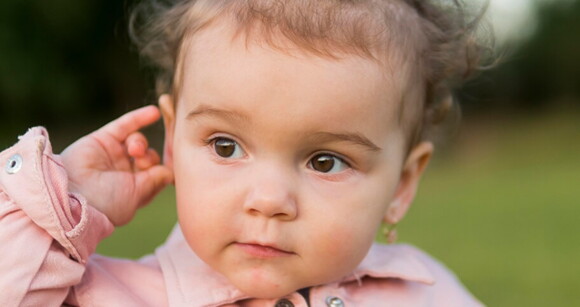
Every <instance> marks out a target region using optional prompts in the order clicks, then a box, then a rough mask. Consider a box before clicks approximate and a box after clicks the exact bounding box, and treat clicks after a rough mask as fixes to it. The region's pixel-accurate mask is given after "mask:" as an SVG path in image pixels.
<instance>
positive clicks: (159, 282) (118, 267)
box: [0, 128, 481, 306]
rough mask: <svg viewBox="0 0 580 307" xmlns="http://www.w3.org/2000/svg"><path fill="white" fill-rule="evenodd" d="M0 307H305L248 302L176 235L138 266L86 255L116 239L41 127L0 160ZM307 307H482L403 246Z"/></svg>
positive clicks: (381, 254)
mask: <svg viewBox="0 0 580 307" xmlns="http://www.w3.org/2000/svg"><path fill="white" fill-rule="evenodd" d="M0 163H1V164H0V166H1V167H2V168H1V169H0V259H1V261H0V306H60V305H61V304H62V303H63V302H65V304H68V305H73V306H307V303H306V301H305V299H304V298H303V297H302V296H301V295H300V294H299V293H297V292H296V293H291V294H289V295H287V296H286V297H283V298H279V299H253V298H250V297H247V296H246V295H244V294H243V293H242V292H240V291H239V290H237V289H236V288H235V287H233V286H232V285H231V284H230V283H229V282H228V280H227V279H226V278H224V277H223V276H221V275H220V274H219V273H217V272H215V271H213V270H212V269H211V268H209V267H208V266H207V265H206V264H205V263H204V262H203V261H201V260H200V259H199V258H198V257H197V256H196V255H195V254H194V253H193V251H192V250H191V249H190V248H189V247H188V245H187V243H186V242H185V240H184V238H183V235H182V233H181V231H180V229H179V227H175V229H174V230H173V233H172V234H171V236H170V238H169V239H168V240H167V242H166V243H165V244H164V245H163V246H161V247H159V248H158V249H157V250H156V251H155V254H154V255H150V256H146V257H144V258H142V259H141V260H139V261H130V260H121V259H111V258H106V257H102V256H99V255H92V256H91V254H92V253H93V252H94V250H95V247H96V245H97V244H98V243H99V241H100V240H102V239H103V238H104V237H106V236H108V235H109V234H110V233H111V232H112V231H113V226H112V224H111V223H110V222H109V221H108V219H107V218H106V217H105V216H104V215H103V214H101V213H100V212H98V211H97V210H95V209H93V208H92V207H90V206H88V205H87V204H86V201H85V200H84V198H83V197H82V196H80V195H75V194H71V193H69V192H68V190H67V175H66V172H65V170H64V168H63V167H62V164H61V163H60V162H59V157H58V156H57V155H53V154H52V150H51V146H50V143H49V141H48V135H47V133H46V131H45V130H44V129H42V128H33V129H31V130H29V131H28V133H26V134H25V135H24V136H23V137H21V139H20V141H19V142H18V143H17V144H16V145H14V146H13V147H11V148H9V149H7V150H5V151H4V152H2V153H0ZM310 306H481V304H480V303H479V302H478V301H477V300H476V299H474V298H473V297H472V296H471V294H469V292H467V291H466V290H465V288H464V287H463V286H462V285H461V284H460V283H459V281H458V280H457V278H456V277H455V276H454V275H453V274H452V273H451V272H449V271H448V270H447V269H446V268H445V267H444V266H443V265H441V264H440V263H438V262H437V261H436V260H434V259H432V258H430V257H429V256H428V255H426V254H424V253H423V252H421V251H419V250H417V249H416V248H414V247H411V246H408V245H379V244H376V245H374V246H373V247H372V248H371V250H370V251H369V253H368V255H367V256H366V258H365V259H364V260H363V262H362V263H361V264H360V265H359V267H358V268H357V269H356V270H355V271H354V272H352V273H351V274H349V275H348V276H344V277H343V278H342V279H341V280H337V281H335V282H333V283H329V284H325V285H320V286H315V287H312V288H311V289H310Z"/></svg>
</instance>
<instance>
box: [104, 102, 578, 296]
mask: <svg viewBox="0 0 580 307" xmlns="http://www.w3.org/2000/svg"><path fill="white" fill-rule="evenodd" d="M578 115H580V114H578V112H568V113H567V114H558V115H554V116H546V115H544V116H542V117H538V118H529V117H528V118H525V119H517V118H510V119H494V120H491V121H489V120H488V121H475V122H467V123H465V124H464V126H465V129H464V130H463V132H462V134H460V135H459V137H458V139H457V142H456V145H454V146H453V148H449V149H447V150H445V151H446V152H444V153H441V154H440V155H436V157H435V161H434V162H433V163H432V165H431V166H430V168H429V169H428V171H427V174H426V176H425V178H424V179H423V181H422V184H421V190H420V193H419V195H418V197H417V200H416V202H415V204H414V205H413V207H412V209H411V210H410V212H409V214H408V215H407V217H406V218H405V220H404V221H403V222H402V223H401V225H399V226H398V232H399V241H403V242H410V243H412V244H414V245H417V246H419V247H420V248H422V249H424V250H426V251H427V252H429V253H430V254H431V255H433V256H434V257H436V258H438V259H440V260H441V261H442V262H443V263H445V264H446V265H447V266H448V267H450V268H451V269H452V270H453V271H454V272H456V274H457V275H458V276H459V277H460V279H461V280H462V281H463V283H464V284H465V285H466V286H467V287H468V288H469V289H470V290H471V291H472V292H473V293H474V294H475V296H477V297H478V298H479V299H480V300H482V301H483V302H484V303H486V304H487V305H489V306H546V305H553V306H580V292H578V291H577V287H578V285H579V283H578V282H577V279H578V275H579V274H580V261H578V259H580V244H579V243H580V240H579V237H578V236H577V235H576V230H577V227H576V224H577V220H578V217H580V206H579V205H580V201H579V198H580V193H579V191H580V189H579V186H580V158H579V157H580V155H579V154H580V142H579V141H580V124H579V121H578V118H579V117H578ZM172 194H173V191H172V190H167V191H165V192H163V193H162V194H160V195H159V196H158V197H157V199H156V200H155V201H154V203H153V204H152V205H150V206H149V207H147V208H145V209H143V210H141V211H140V212H139V213H138V215H137V217H136V218H135V220H134V221H133V222H132V223H131V224H130V225H129V226H125V227H121V228H118V229H117V230H116V233H115V234H114V235H113V236H111V237H110V238H108V239H106V240H105V241H104V242H103V243H102V244H101V245H100V246H99V249H98V252H100V253H102V254H106V255H111V256H120V257H130V258H135V257H138V256H141V255H144V254H146V253H150V252H152V251H153V250H154V248H155V246H158V245H159V244H160V243H162V242H163V240H164V239H165V237H166V235H167V234H168V232H169V231H170V229H171V228H172V226H173V224H174V222H175V220H176V213H175V209H174V205H173V204H174V201H175V200H174V197H173V195H172Z"/></svg>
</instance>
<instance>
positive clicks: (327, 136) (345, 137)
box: [313, 132, 381, 152]
mask: <svg viewBox="0 0 580 307" xmlns="http://www.w3.org/2000/svg"><path fill="white" fill-rule="evenodd" d="M313 138H314V139H316V140H317V141H320V142H330V141H343V142H349V143H354V144H356V145H360V146H363V147H366V148H367V149H369V150H370V151H374V152H377V151H381V148H380V147H379V146H377V145H376V144H375V143H373V142H372V141H371V140H369V139H368V138H366V137H365V136H363V135H361V134H360V133H333V132H317V133H315V134H314V135H313Z"/></svg>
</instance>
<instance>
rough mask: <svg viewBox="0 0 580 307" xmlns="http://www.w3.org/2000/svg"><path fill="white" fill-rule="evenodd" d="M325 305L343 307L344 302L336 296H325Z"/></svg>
mask: <svg viewBox="0 0 580 307" xmlns="http://www.w3.org/2000/svg"><path fill="white" fill-rule="evenodd" d="M326 306H328V307H344V302H343V301H342V300H341V299H340V298H338V297H336V296H329V297H327V298H326Z"/></svg>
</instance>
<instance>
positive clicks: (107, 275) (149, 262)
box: [74, 255, 168, 306]
mask: <svg viewBox="0 0 580 307" xmlns="http://www.w3.org/2000/svg"><path fill="white" fill-rule="evenodd" d="M74 292H75V296H76V299H77V301H78V302H79V305H81V306H85V305H87V306H92V305H94V304H95V302H99V306H101V305H102V306H106V305H107V302H109V303H111V304H110V305H109V306H113V305H116V304H118V303H119V302H124V306H166V305H167V304H168V303H167V292H166V288H165V281H164V278H163V273H162V272H161V269H160V267H159V263H158V261H157V259H156V257H155V256H153V255H150V256H146V257H143V258H142V259H140V260H128V259H116V258H109V257H104V256H101V255H93V256H91V258H90V260H89V262H88V264H87V269H86V272H85V274H84V275H83V278H82V281H81V283H80V284H79V285H77V286H75V289H74Z"/></svg>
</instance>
